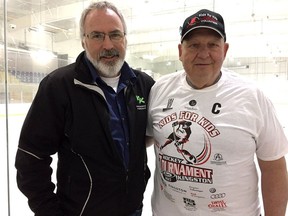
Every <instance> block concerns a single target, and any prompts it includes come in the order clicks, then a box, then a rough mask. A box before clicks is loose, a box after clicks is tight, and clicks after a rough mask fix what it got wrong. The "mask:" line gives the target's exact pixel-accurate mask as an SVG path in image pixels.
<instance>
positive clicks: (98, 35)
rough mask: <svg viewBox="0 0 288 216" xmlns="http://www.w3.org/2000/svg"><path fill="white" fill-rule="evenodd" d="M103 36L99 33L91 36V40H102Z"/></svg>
mask: <svg viewBox="0 0 288 216" xmlns="http://www.w3.org/2000/svg"><path fill="white" fill-rule="evenodd" d="M102 38H103V35H102V34H99V33H94V34H92V35H91V39H102Z"/></svg>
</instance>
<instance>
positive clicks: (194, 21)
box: [188, 17, 200, 26]
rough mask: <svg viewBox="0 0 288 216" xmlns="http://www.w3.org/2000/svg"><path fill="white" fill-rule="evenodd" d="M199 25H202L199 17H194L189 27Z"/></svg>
mask: <svg viewBox="0 0 288 216" xmlns="http://www.w3.org/2000/svg"><path fill="white" fill-rule="evenodd" d="M197 23H200V19H199V18H198V17H192V19H191V20H190V22H189V23H188V25H189V26H193V25H196V24H197Z"/></svg>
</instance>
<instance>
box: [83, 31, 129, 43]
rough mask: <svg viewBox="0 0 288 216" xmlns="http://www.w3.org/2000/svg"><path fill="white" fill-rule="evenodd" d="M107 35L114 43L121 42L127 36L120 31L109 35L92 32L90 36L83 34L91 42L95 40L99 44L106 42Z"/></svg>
mask: <svg viewBox="0 0 288 216" xmlns="http://www.w3.org/2000/svg"><path fill="white" fill-rule="evenodd" d="M106 35H107V36H108V37H109V39H110V40H111V41H112V42H119V41H121V40H122V39H123V38H124V36H125V35H126V34H125V33H123V32H120V31H115V32H110V33H108V34H106V33H104V32H97V31H93V32H90V33H89V34H83V36H85V37H87V38H89V39H91V40H95V41H97V42H103V41H104V40H105V36H106Z"/></svg>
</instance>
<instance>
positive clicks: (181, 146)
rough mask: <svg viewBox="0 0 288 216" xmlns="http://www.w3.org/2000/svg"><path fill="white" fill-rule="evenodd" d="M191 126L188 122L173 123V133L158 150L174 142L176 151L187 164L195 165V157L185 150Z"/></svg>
mask: <svg viewBox="0 0 288 216" xmlns="http://www.w3.org/2000/svg"><path fill="white" fill-rule="evenodd" d="M191 125H192V123H191V122H188V121H175V122H173V124H172V127H173V132H172V133H171V134H170V135H169V136H168V138H167V140H166V142H165V143H164V144H163V145H161V146H160V150H162V149H163V148H165V146H167V145H169V144H171V143H172V142H174V145H175V147H176V148H177V151H178V152H179V153H180V154H181V155H182V156H183V157H184V158H185V160H186V161H187V163H192V164H194V163H196V162H197V159H196V157H195V156H194V155H193V154H191V153H190V152H189V151H187V150H186V149H185V143H187V142H188V141H189V137H190V135H191V133H192V131H191V128H190V126H191Z"/></svg>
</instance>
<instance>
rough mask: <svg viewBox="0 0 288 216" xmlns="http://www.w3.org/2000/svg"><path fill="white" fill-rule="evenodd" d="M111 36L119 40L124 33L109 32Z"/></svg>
mask: <svg viewBox="0 0 288 216" xmlns="http://www.w3.org/2000/svg"><path fill="white" fill-rule="evenodd" d="M109 37H110V38H111V39H115V40H118V39H121V38H122V35H121V34H120V33H111V34H109Z"/></svg>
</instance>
